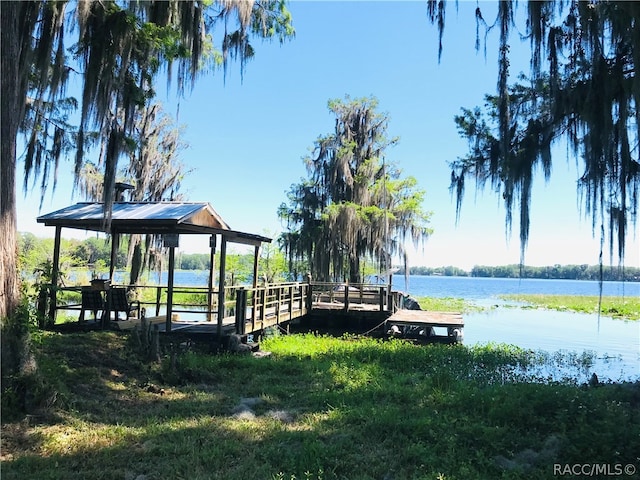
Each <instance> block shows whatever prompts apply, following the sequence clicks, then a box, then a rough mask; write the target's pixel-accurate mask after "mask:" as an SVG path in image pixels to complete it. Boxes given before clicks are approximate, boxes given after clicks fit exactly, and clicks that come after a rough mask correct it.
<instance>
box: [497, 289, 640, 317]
mask: <svg viewBox="0 0 640 480" xmlns="http://www.w3.org/2000/svg"><path fill="white" fill-rule="evenodd" d="M500 298H502V299H504V300H509V301H513V302H518V303H524V304H525V305H519V306H518V308H544V309H549V310H559V311H572V312H579V313H598V303H600V314H601V315H605V316H607V317H613V318H619V319H624V320H640V298H637V297H631V296H629V297H618V296H603V297H602V299H600V298H599V297H598V296H597V295H541V294H517V295H500Z"/></svg>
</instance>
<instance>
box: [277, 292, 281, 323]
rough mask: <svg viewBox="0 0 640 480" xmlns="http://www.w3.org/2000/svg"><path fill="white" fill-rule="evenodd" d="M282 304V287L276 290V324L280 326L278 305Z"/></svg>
mask: <svg viewBox="0 0 640 480" xmlns="http://www.w3.org/2000/svg"><path fill="white" fill-rule="evenodd" d="M281 302H282V287H278V289H277V290H276V324H277V325H280V303H281Z"/></svg>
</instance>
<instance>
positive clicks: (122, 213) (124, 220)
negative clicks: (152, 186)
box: [37, 202, 271, 336]
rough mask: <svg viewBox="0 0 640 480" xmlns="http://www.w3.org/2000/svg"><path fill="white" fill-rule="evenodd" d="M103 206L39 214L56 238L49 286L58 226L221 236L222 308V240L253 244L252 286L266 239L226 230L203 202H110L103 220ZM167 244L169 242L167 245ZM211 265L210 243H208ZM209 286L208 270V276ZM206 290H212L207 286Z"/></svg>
mask: <svg viewBox="0 0 640 480" xmlns="http://www.w3.org/2000/svg"><path fill="white" fill-rule="evenodd" d="M105 213H106V212H105V208H104V204H103V203H98V202H80V203H76V204H75V205H70V206H68V207H65V208H62V209H60V210H56V211H55V212H51V213H48V214H46V215H41V216H39V217H38V218H37V221H38V223H44V224H45V225H47V226H52V227H56V238H55V244H54V253H53V257H54V260H53V264H54V265H53V272H52V284H53V285H56V284H57V278H58V264H59V261H60V238H61V237H60V231H61V230H62V228H75V229H80V230H91V231H97V232H106V233H109V234H111V235H112V236H113V237H114V238H117V237H118V235H120V234H130V233H139V234H156V235H168V236H171V235H181V234H190V235H193V234H201V235H202V234H204V235H210V236H211V237H212V239H214V238H213V237H214V235H220V236H221V237H222V244H221V250H220V273H219V278H218V282H219V283H218V305H224V300H225V297H224V277H225V263H226V260H225V259H226V251H227V242H233V243H243V244H247V245H253V246H254V249H255V253H254V264H253V270H254V272H253V273H254V275H253V277H254V287H255V283H256V279H257V271H258V250H259V248H260V245H261V244H262V243H265V242H267V243H268V242H271V239H270V238H267V237H263V236H261V235H255V234H252V233H245V232H239V231H236V230H231V228H230V227H229V225H227V223H226V222H225V221H224V220H223V219H222V217H221V216H220V215H218V213H217V212H216V211H215V210H214V209H213V207H212V206H211V205H210V204H209V203H207V202H114V203H113V205H112V208H111V211H110V212H108V213H109V218H108V220H107V219H106V215H105ZM116 243H117V242H115V241H112V242H111V265H110V270H109V278H110V279H113V272H114V268H115V245H116ZM171 243H173V242H171ZM176 246H177V242H176V244H173V245H169V247H170V248H169V277H168V285H167V314H166V317H167V318H166V331H167V332H170V331H171V318H172V308H173V305H172V304H173V272H174V268H175V267H174V250H175V247H176ZM210 246H211V257H212V262H211V263H212V265H213V254H214V251H215V248H216V247H215V241H213V242H211V243H210ZM209 278H210V282H211V281H212V278H213V272H212V271H211V272H210V276H209ZM209 288H210V289H211V290H212V288H213V286H212V285H211V284H210V285H209ZM52 292H53V293H52V296H51V306H50V311H51V312H52V316H55V308H56V299H55V290H52ZM223 315H224V308H218V336H221V335H222V321H223Z"/></svg>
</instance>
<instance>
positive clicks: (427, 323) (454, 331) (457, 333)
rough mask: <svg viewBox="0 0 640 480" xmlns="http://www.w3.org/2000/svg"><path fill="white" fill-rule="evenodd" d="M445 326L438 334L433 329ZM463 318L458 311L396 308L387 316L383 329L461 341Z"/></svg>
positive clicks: (435, 338) (436, 338)
mask: <svg viewBox="0 0 640 480" xmlns="http://www.w3.org/2000/svg"><path fill="white" fill-rule="evenodd" d="M436 328H437V329H438V330H440V329H442V328H446V334H444V335H439V334H438V331H437V330H435V329H436ZM463 329H464V319H463V318H462V314H461V313H458V312H430V311H426V310H404V309H401V310H397V311H396V312H395V313H393V314H392V315H391V316H390V317H389V318H387V321H386V325H385V330H386V331H390V332H392V334H393V333H397V334H399V335H403V336H407V335H410V334H411V333H417V334H418V335H419V336H421V337H426V338H431V339H434V340H441V341H442V340H444V341H449V342H462V339H463Z"/></svg>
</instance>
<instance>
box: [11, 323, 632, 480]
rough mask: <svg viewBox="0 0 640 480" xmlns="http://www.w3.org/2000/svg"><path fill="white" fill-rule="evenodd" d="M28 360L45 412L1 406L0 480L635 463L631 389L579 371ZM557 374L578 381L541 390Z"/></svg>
mask: <svg viewBox="0 0 640 480" xmlns="http://www.w3.org/2000/svg"><path fill="white" fill-rule="evenodd" d="M34 346H35V353H36V355H37V360H38V364H39V365H40V370H41V373H42V376H43V378H44V381H43V382H42V384H41V393H42V394H43V397H44V398H45V400H44V401H43V402H42V403H41V404H38V405H35V406H33V405H32V412H31V413H30V414H29V415H28V416H27V417H26V419H25V418H22V417H17V418H11V417H10V413H11V410H10V409H9V408H8V406H10V405H9V404H10V401H11V396H10V395H3V397H2V401H3V409H2V411H3V425H2V433H3V434H2V439H1V441H2V463H1V468H2V478H7V479H18V478H40V479H42V480H57V479H63V478H65V479H66V478H77V479H80V478H125V479H126V478H132V479H133V478H146V479H160V478H194V479H204V478H206V479H211V480H215V479H220V480H222V479H224V480H240V479H242V480H244V479H247V478H259V479H264V480H293V479H306V480H337V479H347V478H348V479H353V480H357V479H361V480H365V479H373V478H377V479H381V478H393V479H416V480H427V479H429V480H431V479H440V480H456V479H465V480H474V479H476V480H480V479H486V478H509V479H543V478H550V477H551V476H552V475H553V472H554V470H553V468H554V464H560V463H561V464H568V465H572V464H583V463H584V462H587V461H589V462H596V463H615V464H621V465H627V464H630V465H637V452H638V451H640V437H638V435H637V434H636V432H637V431H638V430H639V429H640V413H639V412H640V408H638V407H639V406H640V383H638V382H633V383H624V382H623V383H597V382H588V381H585V380H584V378H587V379H588V378H589V376H590V375H591V372H590V362H591V360H592V359H590V358H589V357H588V356H579V355H578V356H570V355H568V356H566V357H562V358H560V357H559V356H558V355H545V354H544V352H532V351H530V350H524V349H520V348H518V347H514V346H508V345H495V344H489V345H484V346H473V347H466V346H463V345H455V346H452V345H439V344H434V345H422V346H418V345H414V344H412V343H410V342H407V341H403V340H397V339H393V340H388V341H382V340H379V339H372V338H367V337H356V336H344V337H340V338H334V337H328V336H319V335H313V334H296V335H289V336H283V335H280V336H272V337H269V338H267V339H266V340H264V341H263V343H262V344H261V350H263V351H264V352H270V355H269V356H266V357H263V358H257V357H254V356H251V355H247V356H240V355H230V354H223V355H211V354H210V353H208V352H203V351H199V350H198V349H197V348H196V346H193V345H192V346H191V347H190V348H189V349H188V350H185V351H180V352H178V351H173V353H172V354H171V355H170V356H169V355H168V356H167V357H166V358H164V359H163V360H162V361H161V362H159V363H153V364H149V363H147V362H146V361H144V360H142V357H141V355H140V353H139V352H137V350H136V347H135V342H133V341H132V339H131V338H130V337H129V336H127V334H124V333H122V332H119V333H118V332H92V333H85V334H65V335H61V334H55V333H52V332H42V333H40V334H38V335H37V336H36V337H35V342H34ZM164 347H165V348H170V347H169V346H168V345H165V346H164ZM567 362H568V363H569V364H571V366H572V368H574V369H575V371H577V372H580V378H581V380H576V379H575V378H569V377H565V378H562V379H560V380H556V379H554V380H551V379H550V377H548V376H547V373H546V372H548V371H549V370H550V369H551V370H553V369H554V368H556V366H557V365H562V366H566V365H567ZM9 393H10V392H9Z"/></svg>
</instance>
